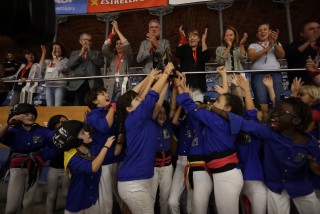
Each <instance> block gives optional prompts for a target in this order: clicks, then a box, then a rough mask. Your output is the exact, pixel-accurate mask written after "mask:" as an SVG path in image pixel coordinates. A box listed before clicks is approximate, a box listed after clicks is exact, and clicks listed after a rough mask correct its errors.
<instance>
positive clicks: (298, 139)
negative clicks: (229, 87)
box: [223, 97, 320, 214]
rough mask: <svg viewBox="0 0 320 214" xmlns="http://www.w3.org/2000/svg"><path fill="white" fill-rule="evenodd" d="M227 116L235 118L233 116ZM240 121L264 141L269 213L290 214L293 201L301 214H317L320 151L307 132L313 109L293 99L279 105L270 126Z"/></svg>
mask: <svg viewBox="0 0 320 214" xmlns="http://www.w3.org/2000/svg"><path fill="white" fill-rule="evenodd" d="M228 116H232V117H235V115H232V114H231V113H228ZM223 117H224V116H223ZM239 119H240V117H239ZM241 120H242V122H241V123H242V124H241V130H243V131H245V132H248V133H250V134H252V135H254V136H256V137H258V138H261V139H263V142H264V155H263V158H264V160H263V167H264V175H265V183H266V185H267V187H268V192H267V200H268V201H267V207H268V213H289V212H290V198H291V199H292V200H293V202H294V203H295V206H296V207H297V209H298V212H299V213H311V214H313V213H314V214H315V213H318V212H319V210H320V201H319V200H318V198H317V197H316V195H315V193H314V187H313V183H312V178H313V176H314V174H317V175H319V174H320V163H319V160H320V150H319V146H318V143H317V141H316V140H315V139H314V138H313V137H311V136H310V135H308V134H306V133H304V131H305V130H306V129H307V127H308V125H309V124H310V122H311V110H310V107H309V106H308V105H307V104H305V103H303V102H302V101H300V100H299V99H298V98H294V97H290V98H287V99H284V100H282V101H281V102H279V103H278V104H277V105H276V107H275V108H274V110H273V111H272V112H271V116H270V124H269V125H267V126H266V125H262V124H260V123H257V122H255V121H252V120H244V119H242V118H241Z"/></svg>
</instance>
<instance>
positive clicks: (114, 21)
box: [111, 20, 119, 34]
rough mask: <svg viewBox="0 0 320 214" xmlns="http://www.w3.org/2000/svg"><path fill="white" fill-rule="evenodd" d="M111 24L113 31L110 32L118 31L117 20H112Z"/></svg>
mask: <svg viewBox="0 0 320 214" xmlns="http://www.w3.org/2000/svg"><path fill="white" fill-rule="evenodd" d="M111 24H112V30H114V31H115V32H112V34H117V33H118V32H119V26H118V22H117V21H116V20H112V21H111Z"/></svg>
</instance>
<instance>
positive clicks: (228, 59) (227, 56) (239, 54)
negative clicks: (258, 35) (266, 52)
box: [216, 26, 248, 94]
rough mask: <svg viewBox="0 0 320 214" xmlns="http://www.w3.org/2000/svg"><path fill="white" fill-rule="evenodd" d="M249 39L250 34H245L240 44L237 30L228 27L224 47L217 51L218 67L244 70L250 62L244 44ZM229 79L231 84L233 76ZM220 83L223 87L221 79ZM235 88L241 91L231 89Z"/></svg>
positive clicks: (225, 32) (224, 35) (228, 69)
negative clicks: (247, 62)
mask: <svg viewBox="0 0 320 214" xmlns="http://www.w3.org/2000/svg"><path fill="white" fill-rule="evenodd" d="M247 38H248V34H247V33H244V34H243V37H242V39H241V41H240V42H239V34H238V32H237V30H236V29H235V28H234V27H232V26H226V27H225V30H224V33H223V41H222V45H221V46H219V47H217V49H216V62H217V63H218V65H222V66H224V67H225V69H226V70H227V71H233V70H236V71H241V70H243V67H244V66H245V64H246V61H247V60H248V56H247V52H246V50H245V48H244V43H245V42H246V41H247ZM228 79H229V81H228V82H230V79H231V74H229V75H228ZM218 81H219V85H222V84H221V78H219V79H218ZM230 86H231V85H230ZM234 88H235V89H236V90H238V89H240V88H238V87H232V88H231V89H234ZM232 91H233V90H232ZM237 92H238V93H237V94H240V92H241V90H238V91H237ZM241 93H242V92H241Z"/></svg>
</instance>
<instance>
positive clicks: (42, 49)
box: [40, 45, 47, 53]
mask: <svg viewBox="0 0 320 214" xmlns="http://www.w3.org/2000/svg"><path fill="white" fill-rule="evenodd" d="M40 48H41V52H42V53H46V52H47V49H46V46H45V45H40Z"/></svg>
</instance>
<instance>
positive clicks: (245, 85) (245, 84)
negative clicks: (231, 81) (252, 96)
mask: <svg viewBox="0 0 320 214" xmlns="http://www.w3.org/2000/svg"><path fill="white" fill-rule="evenodd" d="M236 76H237V80H236V81H237V83H238V86H239V87H240V88H241V89H242V90H244V91H248V90H250V83H249V81H248V80H247V79H246V78H245V77H243V76H242V75H236Z"/></svg>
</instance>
